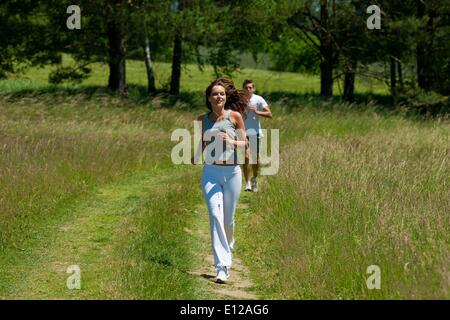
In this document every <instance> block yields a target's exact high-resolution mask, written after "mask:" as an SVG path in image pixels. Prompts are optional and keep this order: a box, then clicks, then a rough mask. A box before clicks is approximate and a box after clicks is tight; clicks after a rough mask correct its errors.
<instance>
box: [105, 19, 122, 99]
mask: <svg viewBox="0 0 450 320" xmlns="http://www.w3.org/2000/svg"><path fill="white" fill-rule="evenodd" d="M108 41H109V42H108V45H109V79H108V87H109V88H110V89H111V90H113V91H115V92H117V93H119V94H120V95H126V94H127V84H126V70H125V57H126V50H125V37H124V34H123V31H122V29H121V26H120V23H119V22H116V21H114V20H112V21H111V22H109V23H108Z"/></svg>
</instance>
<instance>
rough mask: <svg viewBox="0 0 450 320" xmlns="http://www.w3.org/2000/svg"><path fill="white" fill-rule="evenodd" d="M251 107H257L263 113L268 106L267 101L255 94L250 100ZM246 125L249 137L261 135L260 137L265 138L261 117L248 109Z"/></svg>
mask: <svg viewBox="0 0 450 320" xmlns="http://www.w3.org/2000/svg"><path fill="white" fill-rule="evenodd" d="M250 105H255V106H256V110H258V111H263V108H264V107H267V106H268V104H267V102H266V100H264V98H263V97H261V96H258V95H257V94H253V95H252V97H251V98H250ZM244 125H245V131H246V133H247V135H248V136H256V135H257V134H259V136H260V137H263V133H262V130H261V124H260V122H259V116H258V115H257V114H256V113H254V112H253V111H250V110H248V109H247V118H246V119H245V122H244Z"/></svg>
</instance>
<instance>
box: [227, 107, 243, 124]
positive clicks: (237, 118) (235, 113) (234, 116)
mask: <svg viewBox="0 0 450 320" xmlns="http://www.w3.org/2000/svg"><path fill="white" fill-rule="evenodd" d="M230 119H231V120H233V123H234V125H237V123H238V122H240V121H244V118H242V115H241V113H240V112H238V111H233V110H231V112H230Z"/></svg>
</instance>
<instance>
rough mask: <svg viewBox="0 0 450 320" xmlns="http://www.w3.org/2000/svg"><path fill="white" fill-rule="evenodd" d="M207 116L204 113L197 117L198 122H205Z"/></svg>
mask: <svg viewBox="0 0 450 320" xmlns="http://www.w3.org/2000/svg"><path fill="white" fill-rule="evenodd" d="M205 114H207V113H203V114H201V115H199V116H198V117H197V121H203V119H204V118H205Z"/></svg>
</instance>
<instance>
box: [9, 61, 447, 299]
mask: <svg viewBox="0 0 450 320" xmlns="http://www.w3.org/2000/svg"><path fill="white" fill-rule="evenodd" d="M127 68H128V80H129V82H130V83H131V84H132V85H131V88H130V91H131V93H130V97H129V98H118V97H115V96H111V95H109V94H108V93H107V92H106V91H105V90H103V89H101V87H102V86H104V84H105V83H106V79H107V68H106V67H105V66H100V65H96V66H95V69H94V74H93V77H92V78H91V79H89V80H88V81H86V83H84V84H82V85H79V86H68V85H62V86H49V85H47V84H46V78H47V74H48V72H49V69H39V70H32V71H31V72H29V73H28V74H26V75H22V76H20V77H19V76H18V77H16V78H15V79H10V80H6V81H0V149H1V150H2V152H1V154H0V177H1V178H0V204H1V209H2V210H1V212H0V214H1V219H0V230H1V232H0V250H1V252H0V271H1V272H0V298H11V297H19V298H70V299H84V298H93V299H97V298H126V299H136V298H142V299H180V298H182V299H211V298H219V297H218V296H217V295H214V294H213V291H211V288H210V287H209V285H208V284H207V283H205V281H202V280H204V279H201V277H199V276H195V275H193V274H192V272H191V271H192V270H195V269H196V268H198V267H199V265H201V264H202V263H203V261H202V259H203V257H202V254H208V253H209V250H210V249H209V246H208V244H205V242H204V237H202V236H200V235H199V234H198V233H197V232H196V230H200V231H202V230H203V231H202V232H203V233H205V232H206V233H208V225H207V221H205V220H204V218H205V217H206V215H207V213H206V208H205V206H204V205H203V203H202V196H201V191H200V186H199V182H200V169H201V168H200V167H192V166H184V165H181V166H175V165H172V164H171V161H170V151H171V148H172V146H173V145H174V144H175V143H173V142H171V141H170V133H171V132H172V131H173V130H174V129H176V128H188V129H192V128H193V126H192V122H191V121H192V120H193V119H194V118H196V116H197V115H198V114H201V113H203V112H205V108H204V107H203V105H202V103H203V98H202V96H201V91H202V90H203V89H204V88H205V87H206V85H207V84H208V83H209V80H208V79H211V78H212V76H211V69H207V70H206V72H205V73H200V72H199V71H198V70H196V68H195V67H194V66H188V67H187V69H186V70H185V73H184V74H183V78H182V79H183V80H182V88H183V93H182V95H181V96H180V98H179V99H177V98H174V97H165V96H156V97H153V98H151V99H148V98H146V97H145V95H142V90H143V88H144V86H145V77H144V73H143V72H142V70H143V63H141V62H130V63H129V64H128V66H127ZM156 72H157V75H158V74H159V77H158V79H159V83H158V85H159V87H160V88H161V87H164V84H165V83H167V79H168V75H169V72H168V65H166V64H156ZM242 72H243V73H242V74H240V75H239V76H238V77H237V78H236V81H237V82H238V83H239V82H240V81H241V80H242V79H244V78H249V77H252V78H254V79H255V80H256V81H257V86H258V89H260V90H261V91H263V92H264V94H265V96H267V97H268V100H269V102H270V105H271V107H272V111H273V113H274V118H273V119H272V120H266V119H264V120H263V127H265V128H268V129H270V128H276V129H279V130H280V153H281V154H280V171H279V173H278V174H277V175H275V176H265V177H261V179H260V180H261V182H260V183H261V187H260V191H261V192H260V193H257V194H251V195H249V194H246V195H244V196H243V197H242V201H241V204H240V206H239V208H238V210H237V225H236V226H237V250H236V254H237V255H238V256H239V257H241V259H242V260H243V261H244V263H245V265H246V266H247V267H248V269H249V270H250V276H251V278H252V280H253V282H254V284H255V285H254V290H255V293H256V295H257V296H259V297H261V298H269V299H273V298H276V299H313V298H317V299H322V298H331V299H358V298H362V299H380V298H381V299H384V298H395V299H405V298H450V296H449V292H450V273H449V270H448V265H449V262H450V247H449V244H450V238H449V237H450V236H449V235H450V232H449V231H450V230H449V229H450V221H449V215H448V213H449V212H450V186H449V180H448V177H449V176H450V165H449V162H448V161H449V151H450V149H449V145H450V143H449V142H450V141H449V136H450V123H449V122H448V120H445V119H434V120H421V119H414V118H411V117H405V116H404V115H403V114H402V112H389V111H380V110H381V108H380V107H379V106H376V105H344V104H340V103H338V102H336V101H321V100H319V99H317V98H316V97H314V95H311V94H312V93H317V92H318V89H319V82H318V79H317V78H314V77H311V76H302V75H298V74H288V73H272V72H268V71H264V70H251V69H249V70H243V71H242ZM369 90H370V91H372V92H373V93H374V94H383V93H385V92H386V91H385V90H386V89H385V88H384V87H382V86H380V85H374V87H372V88H370V86H369V85H367V84H360V85H359V86H358V88H357V91H358V92H360V93H365V92H367V91H369ZM70 264H79V265H80V267H81V269H82V272H83V273H82V274H83V278H82V279H83V282H82V283H83V288H82V290H80V291H70V290H67V288H66V286H65V279H67V277H68V275H67V274H66V272H65V271H66V267H67V265H70ZM111 265H113V266H114V267H111ZM370 265H378V266H379V267H380V269H381V289H380V290H369V289H368V288H367V286H366V279H367V278H368V277H369V275H368V274H367V273H366V270H367V267H368V266H370Z"/></svg>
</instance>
